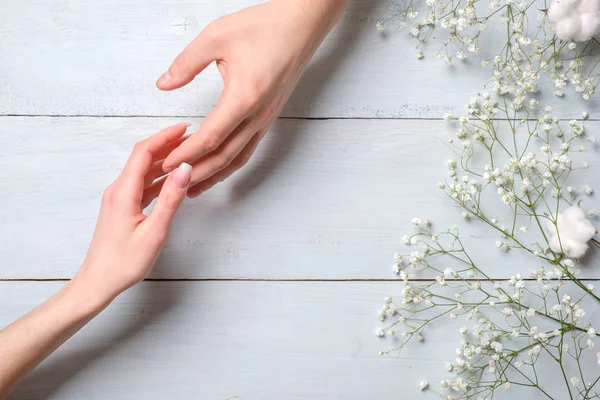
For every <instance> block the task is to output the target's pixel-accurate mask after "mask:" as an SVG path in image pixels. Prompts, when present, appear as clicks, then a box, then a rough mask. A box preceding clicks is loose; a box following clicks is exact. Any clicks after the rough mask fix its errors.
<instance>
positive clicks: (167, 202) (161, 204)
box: [142, 163, 192, 240]
mask: <svg viewBox="0 0 600 400" xmlns="http://www.w3.org/2000/svg"><path fill="white" fill-rule="evenodd" d="M191 176H192V166H191V165H189V164H186V163H183V164H181V165H180V166H179V168H177V169H176V170H174V171H173V172H172V173H171V175H169V177H168V178H167V181H166V182H165V183H164V185H163V187H162V189H161V191H160V194H159V195H158V199H157V200H156V204H155V205H154V208H153V209H152V212H151V213H150V215H149V216H148V218H146V220H144V222H142V224H144V225H146V226H145V227H144V230H145V231H146V232H152V235H153V236H158V237H159V238H161V240H164V239H165V238H166V237H167V234H168V233H169V229H170V228H171V223H172V222H173V218H174V217H175V213H176V212H177V210H178V209H179V206H180V205H181V203H182V202H183V199H184V197H185V194H186V192H187V190H188V186H189V184H190V178H191Z"/></svg>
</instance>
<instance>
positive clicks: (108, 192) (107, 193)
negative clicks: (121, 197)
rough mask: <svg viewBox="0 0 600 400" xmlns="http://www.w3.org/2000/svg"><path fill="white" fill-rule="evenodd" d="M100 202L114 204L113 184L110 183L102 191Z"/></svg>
mask: <svg viewBox="0 0 600 400" xmlns="http://www.w3.org/2000/svg"><path fill="white" fill-rule="evenodd" d="M102 203H104V204H108V205H110V204H114V203H115V184H114V183H111V184H110V185H109V186H108V187H107V188H106V189H105V190H104V193H102Z"/></svg>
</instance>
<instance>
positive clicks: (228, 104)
mask: <svg viewBox="0 0 600 400" xmlns="http://www.w3.org/2000/svg"><path fill="white" fill-rule="evenodd" d="M233 92H234V90H232V89H229V90H228V89H227V88H225V90H224V91H223V93H222V94H221V97H220V98H219V102H218V103H217V106H216V107H215V109H214V110H212V111H211V112H210V113H209V114H208V115H207V116H206V118H205V119H204V121H203V122H202V124H201V125H200V129H199V130H198V131H197V132H196V133H194V134H193V135H191V136H190V138H189V139H188V140H186V141H185V143H183V144H182V145H181V146H179V147H178V148H177V149H175V150H173V152H172V153H171V154H169V156H167V158H166V159H165V162H164V163H163V169H164V171H165V172H171V171H172V170H174V169H175V168H176V167H177V166H179V165H180V164H181V163H182V162H185V163H188V164H191V163H193V162H194V161H196V160H198V159H199V158H200V157H202V156H204V155H206V154H209V153H212V152H213V151H215V150H216V149H217V148H218V147H219V146H220V145H221V144H222V143H223V142H224V141H225V139H227V137H228V136H229V135H230V134H231V132H233V131H234V130H235V128H237V127H238V126H239V125H240V124H241V123H242V122H243V121H244V119H245V118H246V117H247V115H248V113H249V111H250V110H251V107H249V104H247V103H246V102H244V101H243V100H242V99H241V97H240V96H236V95H234V94H233Z"/></svg>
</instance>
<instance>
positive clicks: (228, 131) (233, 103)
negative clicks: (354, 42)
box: [157, 0, 348, 197]
mask: <svg viewBox="0 0 600 400" xmlns="http://www.w3.org/2000/svg"><path fill="white" fill-rule="evenodd" d="M347 1H348V0H271V1H270V2H267V3H264V4H261V5H258V6H254V7H250V8H247V9H244V10H242V11H239V12H236V13H234V14H231V15H227V16H225V17H223V18H220V19H218V20H216V21H214V22H213V23H211V24H210V25H208V26H207V27H206V28H205V29H204V30H203V31H202V32H201V33H200V34H199V35H198V37H196V39H194V41H192V42H191V43H190V44H189V45H188V46H187V47H186V48H185V50H183V52H182V53H181V54H180V55H179V56H177V58H176V59H175V61H174V62H173V64H172V65H171V67H170V68H169V70H168V71H167V72H165V73H164V74H163V75H162V76H161V77H160V78H159V80H158V82H157V86H158V87H159V88H160V89H162V90H173V89H177V88H180V87H182V86H184V85H186V84H188V83H189V82H190V81H192V80H193V79H194V77H195V76H196V75H198V74H199V73H200V72H202V70H204V69H205V68H206V67H207V66H208V65H209V64H210V63H212V62H213V61H216V63H217V67H218V69H219V71H220V73H221V76H222V78H223V81H224V83H225V88H224V89H223V93H222V94H221V97H220V99H219V101H218V103H217V106H216V107H215V109H214V110H213V111H212V112H210V113H209V114H208V116H207V117H206V119H205V120H204V122H203V123H202V126H201V127H200V130H199V131H198V132H196V133H195V134H194V135H193V136H191V137H190V139H189V140H187V141H186V142H185V143H184V144H182V145H181V146H180V147H179V148H177V149H176V150H174V151H173V153H172V154H171V155H170V156H169V157H167V159H166V160H165V163H164V168H165V172H169V171H171V170H172V169H174V168H175V167H176V166H177V165H179V164H180V163H182V162H188V163H190V164H192V165H193V171H192V177H191V188H190V190H189V192H188V195H189V196H190V197H194V196H196V195H198V194H200V193H201V192H203V191H204V190H206V189H208V188H210V187H211V186H213V185H215V184H216V183H218V182H221V181H223V180H224V179H225V178H227V177H228V176H230V175H231V174H232V173H233V172H235V171H236V170H237V169H239V168H240V167H242V166H243V165H244V164H245V163H246V162H247V161H248V159H249V158H250V156H251V155H252V153H253V152H254V150H255V149H256V147H257V145H258V143H259V141H260V140H261V139H262V137H263V136H264V134H265V133H266V131H267V130H268V129H269V127H270V126H271V124H272V123H273V121H274V120H275V118H277V116H278V115H279V113H280V112H281V110H282V108H283V106H284V105H285V103H286V102H287V100H288V98H289V97H290V95H291V93H292V91H293V90H294V88H295V86H296V84H297V82H298V80H299V78H300V76H301V74H302V72H303V71H304V69H305V67H306V65H307V64H308V62H309V61H310V59H311V58H312V56H313V54H314V52H315V51H316V49H317V47H318V46H319V45H320V43H321V42H322V41H323V39H324V38H325V36H326V35H327V33H328V32H329V31H330V30H331V28H332V27H333V26H334V25H335V23H336V22H337V20H338V19H339V17H340V16H341V13H342V11H343V9H344V8H345V6H346V4H347Z"/></svg>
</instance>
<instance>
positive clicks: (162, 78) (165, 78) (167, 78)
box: [158, 71, 173, 85]
mask: <svg viewBox="0 0 600 400" xmlns="http://www.w3.org/2000/svg"><path fill="white" fill-rule="evenodd" d="M172 78H173V77H172V76H171V73H170V72H169V71H167V72H165V73H164V74H162V75H161V76H160V78H158V84H159V85H166V84H167V83H169V82H170V81H171V79H172Z"/></svg>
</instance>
